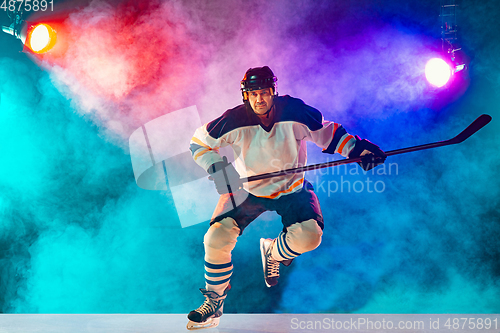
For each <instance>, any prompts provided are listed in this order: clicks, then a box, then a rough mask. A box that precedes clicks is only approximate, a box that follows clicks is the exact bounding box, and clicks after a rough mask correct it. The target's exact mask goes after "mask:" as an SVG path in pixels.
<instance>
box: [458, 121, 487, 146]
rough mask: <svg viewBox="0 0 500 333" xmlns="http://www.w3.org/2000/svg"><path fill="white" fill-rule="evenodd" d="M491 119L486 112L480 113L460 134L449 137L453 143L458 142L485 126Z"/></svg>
mask: <svg viewBox="0 0 500 333" xmlns="http://www.w3.org/2000/svg"><path fill="white" fill-rule="evenodd" d="M490 121H491V116H490V115H487V114H482V115H480V116H479V117H478V118H477V119H476V120H474V121H473V122H472V124H470V125H469V126H467V128H466V129H464V130H463V131H462V132H460V134H458V135H457V136H456V137H454V138H453V139H451V141H453V143H454V144H455V143H460V142H463V141H465V140H466V139H468V138H469V137H471V136H472V135H473V134H474V133H476V132H477V131H479V130H480V129H481V128H483V127H484V126H486V125H487V124H488V123H489V122H490Z"/></svg>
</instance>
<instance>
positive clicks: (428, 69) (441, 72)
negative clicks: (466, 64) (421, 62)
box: [425, 58, 452, 88]
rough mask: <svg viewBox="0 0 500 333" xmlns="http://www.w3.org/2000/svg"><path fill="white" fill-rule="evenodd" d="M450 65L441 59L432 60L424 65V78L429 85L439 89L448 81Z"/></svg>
mask: <svg viewBox="0 0 500 333" xmlns="http://www.w3.org/2000/svg"><path fill="white" fill-rule="evenodd" d="M451 74H452V70H451V68H450V65H448V63H447V62H446V61H444V60H443V59H441V58H432V59H431V60H429V61H428V62H427V64H426V65H425V77H426V78H427V81H429V83H430V84H432V85H434V86H436V87H438V88H440V87H442V86H444V85H445V84H446V83H448V81H449V80H450V77H451Z"/></svg>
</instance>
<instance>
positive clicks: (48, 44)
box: [25, 23, 57, 53]
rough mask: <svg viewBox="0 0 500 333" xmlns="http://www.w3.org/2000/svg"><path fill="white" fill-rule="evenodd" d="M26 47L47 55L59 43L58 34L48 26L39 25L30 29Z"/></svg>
mask: <svg viewBox="0 0 500 333" xmlns="http://www.w3.org/2000/svg"><path fill="white" fill-rule="evenodd" d="M28 30H29V31H28V37H27V40H26V42H25V45H26V46H28V47H29V48H30V49H31V50H32V51H33V52H35V53H45V52H47V51H49V50H50V49H52V48H53V47H54V45H55V44H56V41H57V34H56V32H55V31H54V29H52V27H51V26H50V25H48V24H44V23H41V24H38V25H36V26H32V27H31V29H28Z"/></svg>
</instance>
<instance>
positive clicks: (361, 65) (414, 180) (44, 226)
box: [0, 0, 500, 313]
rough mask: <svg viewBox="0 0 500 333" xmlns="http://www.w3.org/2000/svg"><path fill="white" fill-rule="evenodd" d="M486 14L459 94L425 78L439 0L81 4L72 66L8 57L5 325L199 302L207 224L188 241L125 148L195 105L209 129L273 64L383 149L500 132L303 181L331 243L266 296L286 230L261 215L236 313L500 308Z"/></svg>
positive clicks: (67, 61)
mask: <svg viewBox="0 0 500 333" xmlns="http://www.w3.org/2000/svg"><path fill="white" fill-rule="evenodd" d="M491 6H494V2H493V1H489V2H485V3H484V2H483V3H481V4H480V5H479V4H470V3H466V4H464V6H463V7H461V10H463V11H467V12H468V15H467V16H466V15H463V16H461V17H460V19H462V20H463V21H461V22H463V23H462V25H461V27H462V28H461V31H460V34H461V36H462V43H463V44H464V50H465V51H466V52H468V54H469V55H470V56H471V58H473V61H472V62H471V68H470V70H469V75H470V86H468V88H467V83H468V82H467V81H468V79H464V82H463V83H464V84H465V86H464V87H465V88H464V87H462V88H457V89H454V88H450V90H449V91H448V95H446V94H442V93H441V92H438V91H435V90H433V89H431V88H429V87H428V86H427V85H426V83H425V81H424V78H423V75H422V74H423V68H424V65H425V62H426V60H427V59H428V58H429V57H431V56H433V55H436V54H437V51H439V48H440V41H439V24H437V22H438V20H439V17H438V14H439V7H438V5H436V4H435V1H430V0H429V1H419V2H416V1H415V2H408V3H405V4H404V5H401V4H396V3H394V4H393V3H392V2H390V1H381V0H378V1H361V0H360V1H356V2H343V1H336V2H331V1H314V2H301V1H297V2H293V1H292V2H290V1H284V0H283V1H274V2H272V3H268V2H265V1H257V0H255V1H217V2H214V1H209V2H207V1H201V0H185V1H180V0H179V1H147V2H144V1H142V2H139V1H121V2H118V1H103V0H97V1H91V2H89V3H86V4H84V5H81V6H79V7H76V6H75V8H74V9H73V10H72V11H71V13H69V14H68V15H67V17H66V18H65V20H64V21H63V22H62V23H61V24H62V25H63V27H64V29H63V30H61V32H64V34H62V36H64V38H65V42H66V44H67V49H66V50H65V53H63V54H61V55H58V56H54V57H53V58H51V57H50V56H45V57H43V58H31V59H27V58H26V57H25V56H23V55H22V54H19V55H13V54H5V55H1V56H0V77H1V78H2V79H3V80H2V83H1V85H0V93H1V95H0V103H1V104H0V106H1V112H0V117H1V122H0V124H1V126H2V128H1V131H0V138H1V141H0V142H2V144H1V145H0V149H1V155H0V156H2V159H3V160H2V163H0V168H1V169H0V171H1V173H0V174H1V175H2V176H1V177H0V188H1V192H0V216H1V219H0V220H1V230H2V232H1V233H0V262H1V265H0V274H1V275H0V276H1V278H0V295H1V296H0V305H1V311H2V312H10V313H26V312H30V313H48V312H51V313H118V312H119V313H185V312H188V311H189V310H191V309H192V308H194V307H197V306H199V304H201V302H202V297H201V295H199V294H197V288H199V287H203V285H204V279H203V244H202V240H203V234H204V232H205V230H206V226H195V227H190V228H186V229H181V228H180V224H179V221H178V219H177V215H176V211H175V206H174V203H173V201H172V198H171V197H170V194H169V193H168V192H154V191H145V190H142V189H139V188H138V187H137V186H136V184H135V182H134V177H133V173H132V169H131V162H130V156H129V155H128V154H129V152H128V147H127V141H128V137H129V135H130V134H131V133H132V132H133V131H134V130H135V129H137V128H138V127H140V126H141V125H142V124H144V123H146V122H148V121H150V120H152V119H155V118H157V117H159V116H161V115H163V114H165V113H169V112H173V111H176V110H178V109H182V108H185V107H188V106H191V105H196V106H197V109H198V110H199V111H200V113H201V114H200V117H201V119H202V121H210V120H212V119H213V118H215V117H216V116H218V115H220V114H221V113H222V112H223V111H224V110H226V109H228V108H232V107H234V106H235V105H237V104H239V103H241V95H240V92H239V80H241V78H242V76H243V73H244V72H245V71H246V70H247V69H248V68H250V67H257V66H263V65H268V66H270V67H271V68H272V69H273V71H274V72H275V74H276V75H277V76H278V91H279V93H280V94H281V95H284V94H290V95H292V96H294V97H299V98H301V99H303V100H304V101H305V102H306V103H308V104H310V105H312V106H314V107H317V108H318V109H320V110H321V111H322V112H323V114H324V116H325V118H326V119H329V120H333V121H338V122H340V123H342V124H343V125H344V126H345V127H346V128H347V130H348V131H349V132H350V133H352V134H359V135H360V136H361V137H366V138H368V139H370V140H371V141H373V142H375V143H377V144H379V145H380V146H381V148H383V149H385V150H390V149H395V148H401V147H405V146H411V145H416V144H420V143H427V142H431V141H437V140H444V139H448V138H449V137H451V136H454V135H455V134H457V133H458V132H459V131H461V130H462V129H463V128H465V127H466V126H467V125H468V124H469V123H470V122H471V121H472V120H474V119H475V118H476V117H477V116H478V115H479V114H480V113H489V114H491V115H492V116H493V118H494V120H493V122H492V124H490V125H488V126H487V127H486V128H485V129H483V130H481V131H480V132H479V133H477V134H476V135H475V136H473V137H472V138H471V139H469V140H468V141H466V142H464V143H463V144H460V145H457V146H454V147H447V148H440V149H437V150H435V151H426V152H421V153H413V154H408V155H402V156H398V157H393V158H390V159H388V162H387V163H389V162H390V163H394V165H397V167H395V166H394V165H393V167H392V168H389V167H388V166H387V165H388V164H386V166H387V167H386V166H385V167H384V168H383V167H379V168H378V169H376V170H382V171H381V172H378V173H377V172H375V173H371V172H370V173H367V174H363V173H362V172H361V171H360V170H359V169H357V168H356V167H354V166H353V167H352V168H347V169H340V170H337V171H334V170H333V169H332V170H330V171H327V172H324V173H319V172H318V173H310V174H308V179H309V180H311V181H312V182H313V183H314V185H315V187H316V192H317V194H318V197H319V198H320V202H321V204H322V210H323V214H324V217H325V221H326V227H325V234H324V237H323V243H322V245H321V246H320V247H319V248H318V249H317V250H315V251H313V252H311V253H307V254H304V255H303V256H301V257H300V258H298V259H297V260H295V261H294V263H293V265H292V266H290V267H288V268H286V269H284V270H283V272H282V277H281V278H280V284H279V285H278V286H276V287H274V288H272V289H267V288H266V287H265V286H264V283H263V281H262V273H261V266H260V265H261V264H260V254H259V250H258V239H259V238H260V237H276V235H277V233H278V232H279V231H280V229H281V227H280V225H281V224H280V221H279V217H278V216H277V215H276V214H274V213H268V214H264V215H263V216H261V217H260V218H259V219H258V220H256V221H255V222H254V223H252V224H251V225H250V226H249V227H248V228H247V229H246V230H245V233H244V235H243V236H242V237H241V238H240V239H239V240H238V244H237V246H236V249H235V250H234V252H233V262H234V266H235V272H234V275H233V281H232V285H233V290H232V291H231V292H230V295H229V296H228V298H227V302H226V305H225V311H226V312H240V313H241V312H251V313H258V312H361V313H377V312H399V313H416V312H427V313H430V312H455V313H460V312H462V313H463V312H475V313H481V312H485V313H494V312H498V310H499V309H500V303H499V301H498V297H496V295H498V293H499V291H500V290H499V286H498V282H497V281H498V275H499V274H500V268H499V266H498V262H499V260H498V259H499V252H498V237H495V235H497V234H498V231H499V225H498V221H499V215H500V214H499V205H498V200H496V198H497V197H498V194H499V193H498V189H499V188H500V187H499V186H498V185H499V184H498V180H497V177H496V174H495V170H496V166H497V165H498V157H497V156H498V154H497V153H496V150H497V148H496V147H497V144H496V143H497V142H498V134H496V132H497V131H495V129H496V127H497V126H498V125H497V123H496V121H495V119H496V118H495V117H496V116H498V111H497V105H498V104H499V102H500V100H499V95H498V84H499V82H500V81H499V80H498V77H500V76H499V73H500V68H499V67H498V64H497V62H496V60H495V57H494V54H496V53H495V52H496V51H498V45H499V44H498V37H497V36H495V35H494V34H493V33H492V32H491V31H494V30H493V29H489V28H490V27H493V26H495V24H498V22H499V20H497V19H496V18H497V15H498V14H497V13H496V12H495V11H494V10H491V8H490V7H491ZM485 25H487V26H488V29H486V28H485ZM436 27H437V28H436ZM436 29H437V30H436ZM497 30H498V29H497ZM62 36H61V38H63V37H62ZM40 68H42V69H43V70H40ZM459 83H460V82H459ZM449 95H453V96H452V97H449ZM436 100H439V101H440V102H439V103H436ZM165 137H166V140H168V133H166V134H165ZM187 148H188V144H187V143H186V150H187ZM309 152H310V162H319V161H324V160H325V159H327V158H331V157H330V156H325V155H324V154H321V153H320V151H319V149H318V148H317V147H315V146H313V145H311V146H310V147H309ZM367 180H369V181H371V182H372V183H371V184H370V183H368V182H367ZM343 181H344V183H342V182H343ZM377 182H378V183H377ZM335 185H337V187H335ZM361 185H363V189H362V190H361V191H358V190H359V189H361ZM342 186H344V187H342ZM368 186H372V187H371V188H370V190H371V192H370V191H369V190H368V189H369V188H368ZM335 188H336V189H337V190H336V191H333V189H335ZM348 189H349V190H348ZM382 189H383V190H382ZM325 291H327V292H325ZM454 300H456V301H454Z"/></svg>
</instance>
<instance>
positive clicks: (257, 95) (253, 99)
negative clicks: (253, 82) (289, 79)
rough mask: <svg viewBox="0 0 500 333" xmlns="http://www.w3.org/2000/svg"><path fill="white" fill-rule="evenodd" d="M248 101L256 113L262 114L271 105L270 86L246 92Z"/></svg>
mask: <svg viewBox="0 0 500 333" xmlns="http://www.w3.org/2000/svg"><path fill="white" fill-rule="evenodd" d="M248 102H250V105H251V106H252V109H253V111H254V112H255V113H256V114H264V113H266V112H267V111H269V109H270V108H271V106H273V94H272V88H266V89H260V90H252V91H249V92H248Z"/></svg>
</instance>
